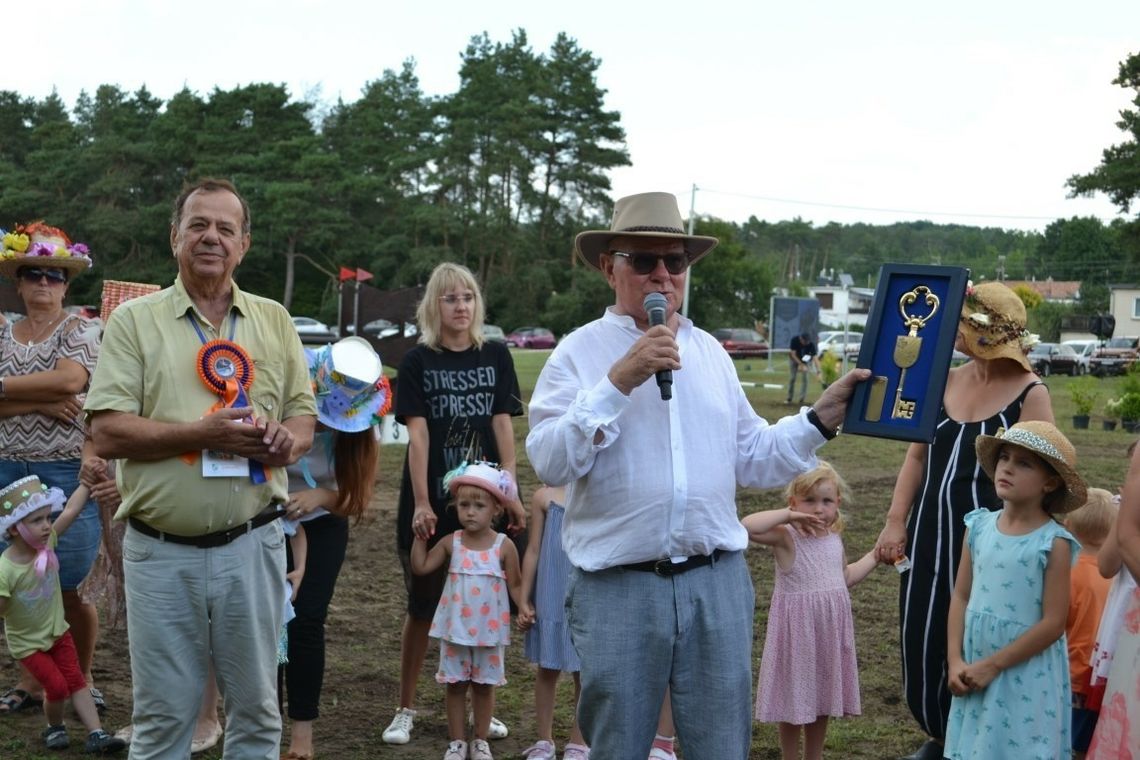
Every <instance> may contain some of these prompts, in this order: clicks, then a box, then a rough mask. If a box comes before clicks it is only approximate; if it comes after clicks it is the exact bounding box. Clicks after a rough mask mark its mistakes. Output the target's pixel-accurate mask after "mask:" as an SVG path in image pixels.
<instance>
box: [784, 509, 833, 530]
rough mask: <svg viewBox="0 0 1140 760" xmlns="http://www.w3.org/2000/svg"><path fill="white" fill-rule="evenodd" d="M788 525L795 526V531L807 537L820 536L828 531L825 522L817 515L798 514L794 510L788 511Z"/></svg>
mask: <svg viewBox="0 0 1140 760" xmlns="http://www.w3.org/2000/svg"><path fill="white" fill-rule="evenodd" d="M788 524H789V525H793V526H795V529H796V530H798V531H799V532H800V534H801V535H805V536H806V535H810V536H818V535H821V534H823V533H825V532H826V531H827V525H825V524H824V522H823V520H821V519H819V518H818V517H816V516H815V515H809V514H808V513H806V512H797V511H796V510H794V509H789V510H788Z"/></svg>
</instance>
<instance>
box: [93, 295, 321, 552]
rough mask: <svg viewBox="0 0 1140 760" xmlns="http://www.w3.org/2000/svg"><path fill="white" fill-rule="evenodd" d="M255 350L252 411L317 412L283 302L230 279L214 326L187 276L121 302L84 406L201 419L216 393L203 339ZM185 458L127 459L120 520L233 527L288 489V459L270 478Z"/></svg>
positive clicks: (181, 529) (276, 414)
mask: <svg viewBox="0 0 1140 760" xmlns="http://www.w3.org/2000/svg"><path fill="white" fill-rule="evenodd" d="M235 313H236V314H237V315H238V316H237V322H236V332H235V333H234V337H233V340H234V342H236V343H237V344H238V345H240V346H241V347H242V348H244V349H245V350H246V352H247V353H248V354H249V355H250V357H251V358H252V359H253V365H254V377H253V385H252V386H251V388H250V389H249V391H248V392H247V395H248V397H249V401H250V403H251V404H252V406H253V408H254V414H255V415H256V416H257V417H259V418H265V419H272V420H276V421H279V422H280V421H282V420H286V419H288V418H290V417H298V416H302V415H315V414H316V412H317V410H316V402H315V401H314V399H313V391H312V385H311V383H310V380H309V369H308V363H307V361H306V359H305V352H304V349H303V348H302V346H301V339H300V338H299V337H298V335H297V331H296V329H295V328H294V327H293V323H292V321H291V320H290V318H289V314H288V312H286V311H285V309H284V307H282V306H281V304H279V303H277V302H275V301H271V300H269V299H267V298H261V297H259V296H255V295H251V294H248V293H244V292H242V291H241V290H239V289H238V287H237V285H236V284H235V285H234V286H233V306H232V307H231V309H230V314H229V315H228V316H227V317H226V319H225V320H224V321H223V322H222V326H221V330H216V329H214V327H213V326H212V325H211V324H210V322H209V320H207V319H206V318H205V317H204V316H203V315H202V313H201V312H199V311H198V310H197V308H195V306H194V304H193V302H192V301H191V300H190V296H189V294H188V293H187V292H186V288H185V287H184V286H183V284H182V281H181V279H180V278H179V279H176V280H175V281H174V285H173V286H172V287H169V288H166V289H165V290H161V291H159V292H158V293H153V294H150V295H147V296H142V297H141V298H135V299H132V300H130V301H127V302H125V303H123V304H122V305H121V306H119V307H118V308H117V309H115V312H114V315H113V318H112V319H110V320H108V324H107V326H106V332H105V333H104V335H103V347H102V350H101V352H100V355H99V362H98V364H97V365H96V367H95V373H94V375H92V378H91V389H90V391H88V393H87V401H86V403H85V404H84V409H85V411H86V412H87V414H88V416H90V415H92V414H94V413H97V412H102V411H115V412H126V413H127V414H135V415H139V416H141V417H146V418H149V419H152V420H158V421H163V422H191V421H194V420H197V419H200V418H201V417H202V416H203V415H205V414H206V412H207V411H208V410H209V409H210V407H211V406H213V405H214V404H215V403H216V402H217V401H218V396H217V395H216V394H215V393H214V392H213V391H212V390H210V389H208V388H207V387H206V386H205V384H204V383H203V381H202V380H201V378H199V376H198V371H197V358H198V351H199V350H200V349H201V348H202V341H201V339H200V338H199V336H198V333H197V332H196V331H195V330H194V326H193V325H192V324H191V323H190V319H188V318H187V315H188V314H189V315H190V318H192V319H194V320H195V321H196V322H197V324H198V327H199V328H200V329H201V331H202V333H203V334H204V335H205V337H206V339H207V340H213V339H215V338H229V337H230V330H231V329H232V328H231V326H232V324H233V318H234V314H235ZM193 453H194V454H195V455H196V456H195V458H194V461H193V463H192V464H191V463H188V462H187V461H186V460H185V459H183V458H182V457H171V458H168V459H160V460H157V461H139V460H134V459H126V460H122V461H120V463H119V467H118V472H117V475H116V477H117V482H118V486H119V491H120V493H121V494H122V497H123V503H122V506H120V507H119V511H118V512H117V513H116V514H115V519H117V520H125V519H126V518H127V517H128V516H130V517H136V518H138V519H140V520H142V521H143V522H145V523H147V524H148V525H150V526H151V527H153V528H155V529H157V530H161V531H165V532H168V533H175V534H178V535H183V536H198V535H203V534H206V533H212V532H215V531H219V530H226V529H228V528H232V527H234V526H236V525H239V524H241V523H243V522H245V521H246V520H249V519H250V518H252V517H253V516H254V515H256V514H257V513H258V512H260V511H261V510H262V509H263V508H264V507H265V506H266V505H267V504H268V503H269V502H270V501H271V500H273V499H283V498H284V497H285V496H286V494H287V490H288V489H287V478H286V474H285V470H284V468H280V467H274V468H269V469H268V473H267V474H268V476H269V477H268V478H267V480H266V482H265V483H263V484H260V485H255V484H254V483H253V482H252V481H251V480H250V479H249V478H248V477H220V478H218V477H210V478H207V477H203V475H202V456H201V454H202V452H200V451H199V452H193Z"/></svg>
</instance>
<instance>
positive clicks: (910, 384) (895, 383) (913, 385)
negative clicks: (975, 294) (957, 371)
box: [843, 264, 970, 443]
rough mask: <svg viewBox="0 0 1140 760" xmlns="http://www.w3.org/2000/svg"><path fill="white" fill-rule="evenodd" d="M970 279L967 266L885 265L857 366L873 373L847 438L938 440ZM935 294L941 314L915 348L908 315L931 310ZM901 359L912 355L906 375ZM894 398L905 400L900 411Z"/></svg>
mask: <svg viewBox="0 0 1140 760" xmlns="http://www.w3.org/2000/svg"><path fill="white" fill-rule="evenodd" d="M969 277H970V270H968V269H965V268H964V267H947V266H933V265H923V264H884V265H883V266H882V268H880V270H879V280H878V285H877V286H876V287H875V298H874V300H873V302H872V304H871V312H870V315H869V316H868V319H867V329H866V332H865V333H864V334H863V340H862V342H861V344H860V347H859V358H858V360H857V361H856V366H857V367H865V368H868V369H870V370H871V373H872V375H871V379H870V380H867V381H864V382H862V383H859V384H858V385H857V386H856V387H855V392H854V394H853V395H852V397H851V402H850V404H848V406H847V415H846V417H845V419H844V421H843V432H844V433H853V434H855V435H867V436H873V437H875V438H891V439H896V440H903V441H912V442H922V443H930V442H931V441H933V440H934V431H935V426H936V425H937V424H938V413H939V410H940V409H941V407H942V393H943V391H945V390H946V375H947V372H949V370H950V361H951V359H952V358H953V354H954V342H955V340H956V339H957V337H958V320H959V319H960V317H961V315H962V302H963V301H964V300H965V297H966V286H967V283H968V282H969ZM924 289H925V290H924ZM907 294H911V295H913V296H914V298H913V301H912V302H910V303H907V304H901V303H900V301H901V300H902V299H903V298H904V296H905V295H907ZM931 296H933V297H935V298H937V301H938V303H937V309H936V310H934V313H933V315H930V316H929V317H928V318H927V320H926V321H925V323H923V324H921V325H920V326H918V327H916V330H915V336H914V337H916V338H918V339H919V342H918V343H916V342H915V341H914V340H913V338H911V336H910V329H909V327H908V324H907V322H906V319H905V318H904V316H903V313H902V310H903V309H904V308H905V310H906V312H907V316H909V317H911V318H912V319H919V318H921V317H922V316H924V315H927V314H928V313H929V312H930V311H931V309H932V306H931V304H930V302H929V300H928V299H929V298H930V297H931ZM912 324H913V323H912ZM900 338H903V340H901V341H900ZM898 356H902V357H903V359H902V361H903V362H907V361H910V360H911V357H912V356H913V357H914V358H913V363H912V364H911V365H910V366H909V367H908V368H907V369H906V372H905V375H904V372H903V369H902V368H900V366H899V363H898V361H897V357H898ZM900 383H901V384H902V386H903V387H902V392H901V394H900V393H899V386H900ZM896 401H899V402H901V403H899V404H898V405H897V406H896ZM908 404H909V406H908ZM896 412H898V413H899V414H898V416H896V414H895V413H896ZM908 415H909V416H908Z"/></svg>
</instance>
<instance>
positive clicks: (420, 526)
mask: <svg viewBox="0 0 1140 760" xmlns="http://www.w3.org/2000/svg"><path fill="white" fill-rule="evenodd" d="M438 520H439V518H437V517H436V516H435V510H433V509H432V508H431V504H416V509H415V511H414V512H412V535H413V536H415V537H416V538H420V539H423V540H424V541H426V540H428V539H429V538H431V537H432V536H434V535H435V524H436V522H438Z"/></svg>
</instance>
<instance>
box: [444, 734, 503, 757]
mask: <svg viewBox="0 0 1140 760" xmlns="http://www.w3.org/2000/svg"><path fill="white" fill-rule="evenodd" d="M444 760H450V758H444ZM471 760H495V758H494V757H493V756H492V755H491V745H489V744H487V742H486V741H484V740H483V739H476V740H475V741H473V742H471Z"/></svg>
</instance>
